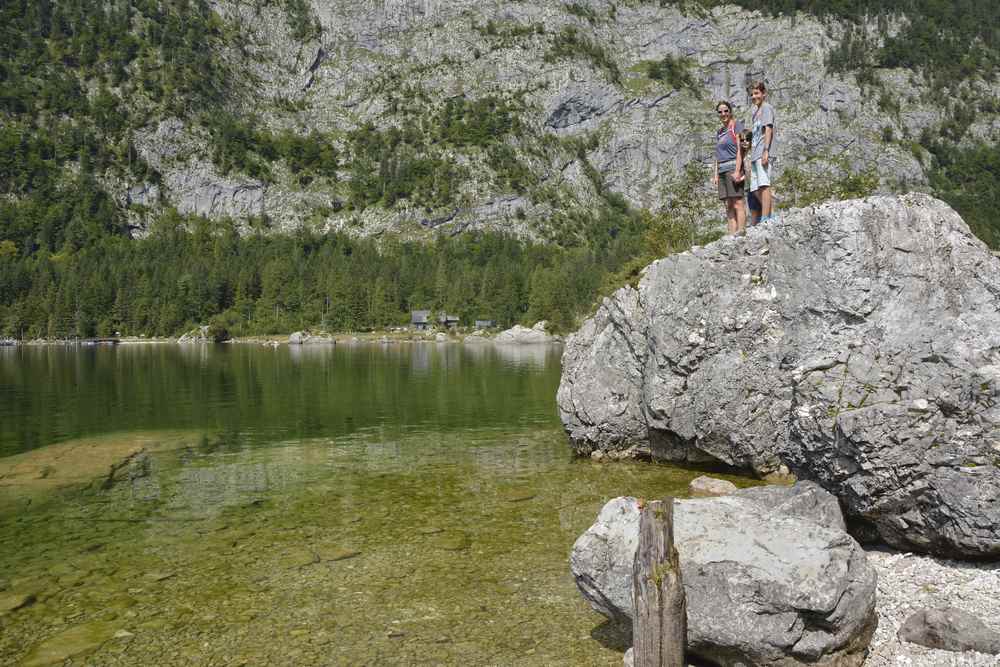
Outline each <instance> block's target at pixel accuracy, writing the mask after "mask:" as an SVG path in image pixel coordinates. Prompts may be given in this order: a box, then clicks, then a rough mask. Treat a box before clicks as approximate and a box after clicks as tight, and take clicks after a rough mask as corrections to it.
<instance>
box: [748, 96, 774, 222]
mask: <svg viewBox="0 0 1000 667" xmlns="http://www.w3.org/2000/svg"><path fill="white" fill-rule="evenodd" d="M750 98H751V100H752V102H753V107H752V108H751V112H752V113H751V116H750V126H751V127H752V128H753V150H752V151H751V153H750V189H751V191H753V192H754V193H755V194H756V195H757V199H759V200H760V206H761V217H760V221H761V222H767V221H768V220H770V219H771V210H772V202H773V199H774V194H773V193H772V192H771V163H772V162H773V161H774V135H775V132H776V129H775V127H776V126H775V119H774V117H775V113H774V107H772V106H771V105H770V104H769V103H768V102H767V87H766V86H764V82H763V81H756V82H754V84H753V85H752V86H751V87H750Z"/></svg>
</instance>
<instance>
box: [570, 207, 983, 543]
mask: <svg viewBox="0 0 1000 667" xmlns="http://www.w3.org/2000/svg"><path fill="white" fill-rule="evenodd" d="M998 378H1000V260H998V258H997V257H995V256H993V255H992V254H991V253H990V252H989V250H988V249H987V248H986V246H985V245H984V244H983V243H982V242H980V241H979V240H978V239H976V238H975V237H974V236H973V235H972V234H971V233H970V231H969V229H968V227H967V226H966V225H965V223H964V222H963V221H962V220H961V218H960V217H959V216H958V214H956V213H955V212H954V211H953V210H952V209H951V208H950V207H948V206H947V205H946V204H944V203H943V202H941V201H939V200H936V199H934V198H932V197H929V196H926V195H920V194H911V195H905V196H902V197H889V196H880V197H871V198H867V199H862V200H853V201H846V202H838V203H831V204H824V205H820V206H816V207H810V208H806V209H800V210H794V211H791V212H789V213H787V214H785V215H784V216H782V218H781V219H780V220H777V221H774V222H771V223H769V224H765V225H762V226H758V227H756V228H752V229H751V230H750V231H749V232H748V234H747V235H746V236H745V237H741V238H740V237H727V238H724V239H722V240H720V241H717V242H715V243H713V244H711V245H709V246H706V247H703V248H695V249H694V250H692V251H691V252H685V253H682V254H679V255H675V256H671V257H667V258H665V259H662V260H659V261H657V262H654V263H653V264H651V265H650V266H648V267H647V268H646V269H645V272H644V275H643V278H642V280H641V281H640V283H639V286H638V288H637V289H634V288H632V287H625V288H622V289H620V290H619V291H618V292H616V293H615V294H614V295H613V296H611V297H610V298H607V299H605V300H604V302H603V304H602V305H601V307H600V308H599V309H598V311H597V313H596V314H595V315H594V316H593V317H592V318H591V319H590V320H588V321H587V322H585V323H584V325H583V326H582V327H581V329H580V330H579V331H578V332H577V333H575V334H574V335H572V336H571V337H570V338H569V339H568V340H567V344H566V349H565V353H564V357H563V376H562V382H561V384H560V387H559V393H558V403H559V411H560V415H561V417H562V420H563V424H564V426H565V428H566V430H567V432H568V434H569V435H570V438H571V440H572V442H573V446H574V447H575V449H576V450H577V451H578V452H580V453H589V452H591V451H593V450H604V451H608V450H623V449H627V448H630V447H637V448H639V449H643V450H646V451H648V452H649V453H650V454H651V455H652V456H653V458H655V459H658V460H665V461H675V462H703V461H720V462H723V463H726V464H728V465H731V466H736V467H739V468H744V469H748V470H750V471H752V472H754V473H756V474H758V475H762V476H763V475H767V474H770V473H774V472H778V471H781V470H782V466H787V468H788V469H790V470H791V471H792V472H793V473H794V474H795V475H796V476H798V478H800V479H810V480H815V481H816V482H818V483H819V484H820V485H822V486H823V487H824V488H826V489H827V490H829V491H830V492H832V493H833V494H834V495H836V496H837V497H838V498H839V499H840V501H841V504H842V505H843V507H844V510H845V512H846V514H847V517H848V521H849V524H850V525H851V527H852V531H854V532H855V534H856V535H858V536H859V537H864V538H866V539H869V538H870V539H878V540H881V541H883V542H886V543H888V544H890V545H892V546H895V547H897V548H901V549H907V550H914V551H923V552H930V553H936V554H940V555H946V556H951V557H958V558H997V557H1000V503H998V502H997V498H1000V406H998V398H1000V394H998V390H997V380H998Z"/></svg>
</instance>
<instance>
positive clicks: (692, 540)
mask: <svg viewBox="0 0 1000 667" xmlns="http://www.w3.org/2000/svg"><path fill="white" fill-rule="evenodd" d="M836 507H837V501H836V499H835V498H833V496H831V495H830V494H829V493H827V492H825V491H823V490H822V489H821V488H820V487H819V486H818V485H816V484H814V483H812V482H800V483H799V484H796V485H795V486H792V487H762V488H758V489H744V490H741V491H737V492H735V493H734V494H731V495H727V496H720V497H716V498H699V499H692V500H678V501H676V505H675V508H674V537H675V542H676V545H677V550H678V552H679V554H680V561H681V569H682V573H683V580H684V591H685V594H686V595H687V609H688V645H687V651H688V652H689V654H690V655H692V656H696V657H699V658H701V659H703V660H706V661H709V662H710V663H712V664H716V665H720V666H721V667H735V666H736V665H745V666H747V667H749V666H751V665H767V666H770V667H778V666H781V667H790V666H792V665H827V666H833V665H837V666H838V667H854V666H857V665H861V664H862V662H863V660H864V651H865V649H866V648H867V646H868V643H869V642H870V641H871V637H872V633H873V632H874V629H875V624H876V616H875V588H876V574H875V570H874V569H873V568H872V566H871V565H869V563H868V561H867V558H866V557H865V554H864V551H863V550H862V549H861V547H860V546H859V545H858V543H857V542H855V541H854V539H853V538H851V536H850V535H848V534H847V533H846V532H844V530H843V525H844V520H843V517H842V516H841V515H840V513H839V510H836V512H834V509H835V508H836ZM639 512H640V510H639V509H638V505H637V502H636V500H635V499H634V498H616V499H614V500H612V501H610V502H609V503H607V504H606V505H605V506H604V508H603V509H602V510H601V512H600V514H599V516H598V518H597V522H596V523H595V524H594V525H593V526H591V528H590V529H589V530H588V531H587V532H586V533H584V534H583V535H582V536H581V537H580V538H579V539H578V540H577V541H576V544H574V545H573V552H572V554H571V557H570V563H571V567H572V571H573V575H574V577H575V579H576V583H577V586H578V587H579V589H580V591H581V592H582V593H583V595H584V597H585V598H587V600H588V601H589V602H590V604H591V606H592V607H593V608H594V609H595V610H596V611H598V612H600V613H602V614H604V615H605V616H608V617H609V618H611V619H613V620H615V621H617V622H618V623H620V624H621V625H623V626H626V627H629V626H631V623H632V613H633V610H632V564H633V561H634V558H635V551H636V547H637V545H638V526H639Z"/></svg>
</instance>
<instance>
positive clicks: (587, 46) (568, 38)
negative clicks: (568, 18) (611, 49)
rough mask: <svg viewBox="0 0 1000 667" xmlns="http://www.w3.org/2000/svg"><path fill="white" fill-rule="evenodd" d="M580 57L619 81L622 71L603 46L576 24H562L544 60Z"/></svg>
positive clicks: (554, 60)
mask: <svg viewBox="0 0 1000 667" xmlns="http://www.w3.org/2000/svg"><path fill="white" fill-rule="evenodd" d="M575 58H582V59H584V60H589V61H590V63H591V64H592V65H593V66H594V67H596V68H597V69H599V70H601V71H603V72H604V73H605V74H607V76H608V78H609V79H610V80H611V81H612V82H614V83H621V78H622V73H621V70H620V69H619V67H618V63H616V62H615V61H614V59H613V58H612V57H611V54H610V53H608V51H607V49H605V48H604V47H603V46H601V45H600V44H598V43H597V42H595V41H594V40H592V39H590V38H589V37H587V36H586V35H584V34H583V33H581V32H580V31H579V30H578V29H577V28H576V26H572V25H568V26H563V28H562V30H560V31H559V33H558V34H556V36H555V38H554V39H553V40H552V46H550V47H549V50H548V51H546V52H545V56H544V59H545V62H548V63H553V62H557V61H559V60H572V59H575Z"/></svg>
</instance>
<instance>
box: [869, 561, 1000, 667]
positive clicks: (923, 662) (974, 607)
mask: <svg viewBox="0 0 1000 667" xmlns="http://www.w3.org/2000/svg"><path fill="white" fill-rule="evenodd" d="M866 555H867V557H868V563H869V564H870V565H871V566H872V567H874V568H875V571H876V572H877V573H878V593H877V595H876V602H875V612H876V614H878V627H877V628H876V629H875V635H874V636H873V637H872V643H871V645H870V646H869V653H868V658H867V659H866V660H865V663H864V665H865V667H899V666H900V665H906V667H943V666H945V665H948V666H949V667H996V666H997V665H998V664H1000V656H997V655H987V654H985V653H977V652H974V651H963V652H952V651H941V650H936V649H929V648H925V647H923V646H920V645H918V644H913V643H910V642H903V641H900V639H899V637H898V636H897V633H898V632H899V628H900V627H901V626H902V625H903V622H904V621H906V619H907V618H908V617H909V616H910V615H911V614H913V613H914V612H916V611H918V610H919V609H924V608H932V609H933V608H938V607H943V606H948V607H956V608H959V609H962V610H964V611H966V612H969V613H971V614H972V615H974V616H976V617H978V618H980V619H981V620H982V621H983V622H984V623H986V625H988V626H990V627H991V628H992V629H993V630H994V631H996V632H1000V596H998V595H997V593H998V591H1000V563H970V562H964V561H956V560H949V559H945V558H935V557H933V556H926V555H923V554H913V553H909V552H900V551H891V550H882V549H866Z"/></svg>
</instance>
